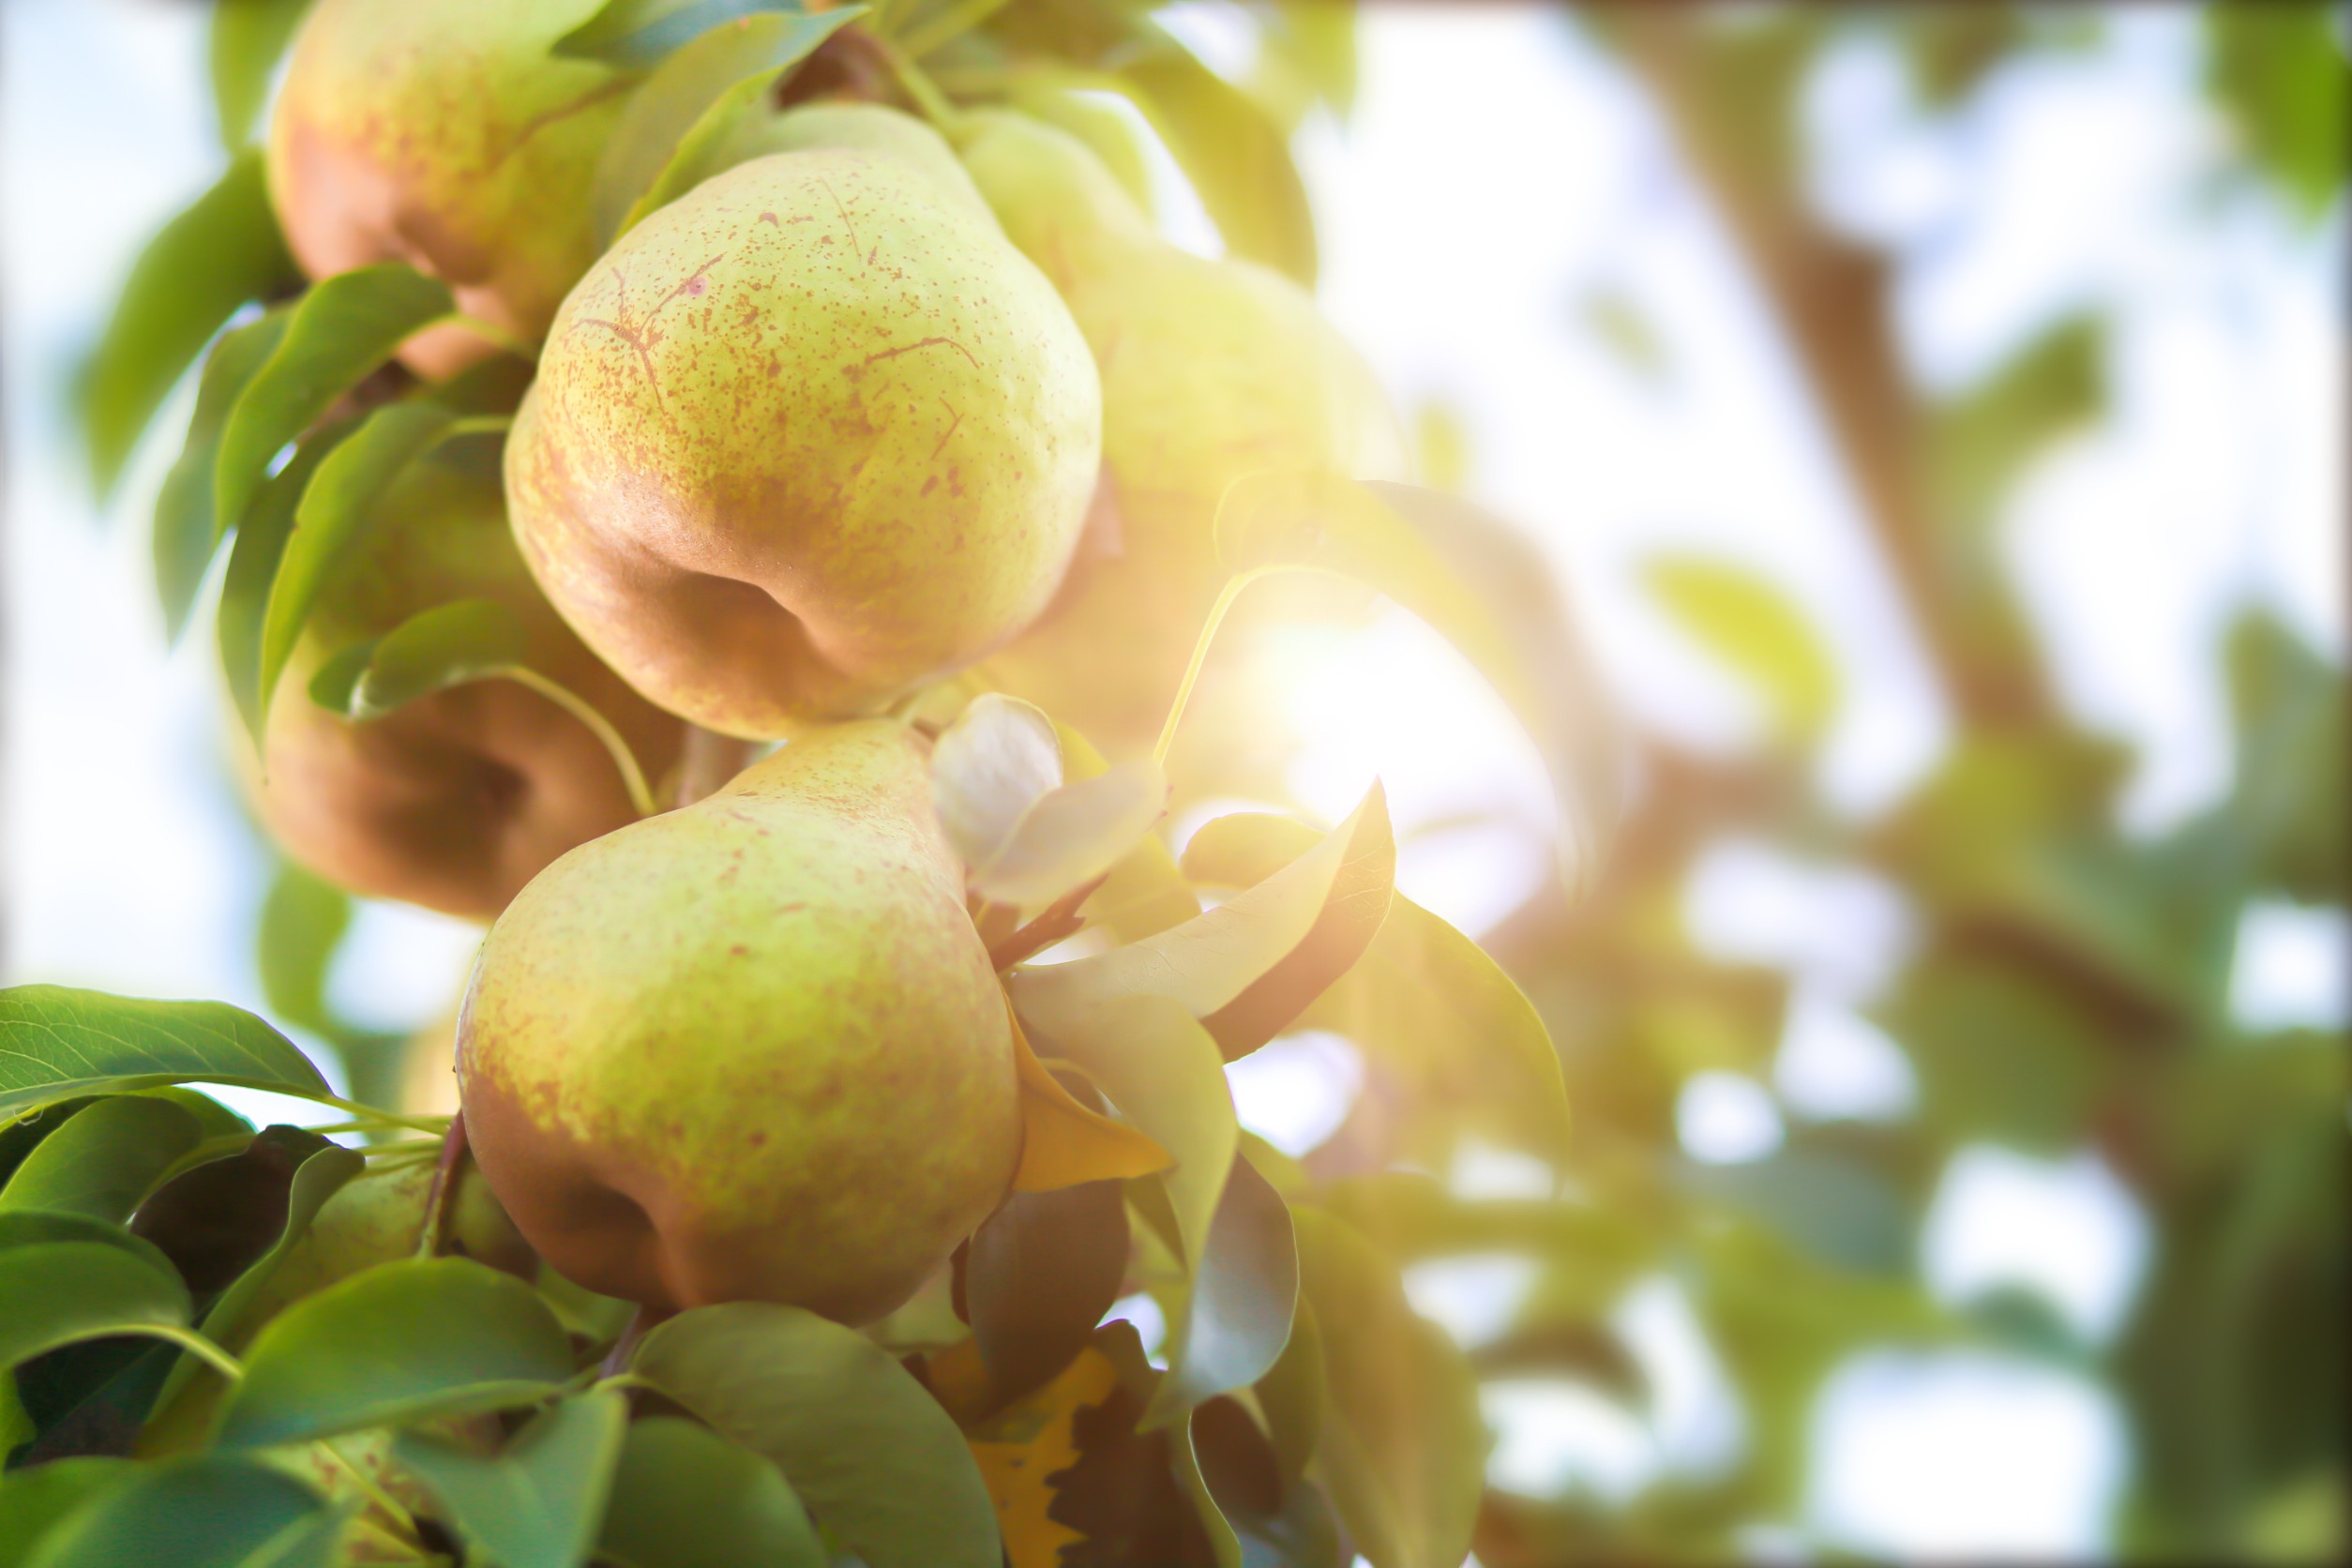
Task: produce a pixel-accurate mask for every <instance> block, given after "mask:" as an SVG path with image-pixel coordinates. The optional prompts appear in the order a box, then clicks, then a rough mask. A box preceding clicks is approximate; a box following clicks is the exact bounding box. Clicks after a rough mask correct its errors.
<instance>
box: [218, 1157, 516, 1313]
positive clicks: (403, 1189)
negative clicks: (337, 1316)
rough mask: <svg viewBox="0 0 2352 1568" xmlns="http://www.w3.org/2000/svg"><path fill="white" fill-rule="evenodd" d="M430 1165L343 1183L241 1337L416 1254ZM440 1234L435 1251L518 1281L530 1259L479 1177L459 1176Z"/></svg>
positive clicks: (258, 1300)
mask: <svg viewBox="0 0 2352 1568" xmlns="http://www.w3.org/2000/svg"><path fill="white" fill-rule="evenodd" d="M432 1179H433V1162H432V1161H431V1160H430V1159H424V1160H408V1161H405V1162H403V1163H401V1164H400V1165H397V1166H394V1167H392V1168H388V1169H387V1168H383V1167H371V1168H369V1169H368V1170H366V1171H365V1172H363V1173H361V1174H360V1175H359V1176H357V1177H355V1178H354V1179H353V1180H352V1181H350V1182H347V1183H345V1184H343V1186H342V1188H341V1189H340V1190H339V1191H338V1192H337V1193H336V1194H335V1196H334V1197H332V1198H330V1199H327V1200H326V1202H325V1203H324V1205H322V1206H321V1207H320V1209H319V1212H318V1215H317V1217H316V1218H314V1219H313V1220H311V1222H310V1229H309V1230H308V1231H306V1232H304V1234H303V1235H302V1237H301V1239H300V1240H298V1241H296V1242H295V1243H294V1246H293V1247H292V1248H290V1249H289V1250H288V1251H287V1253H286V1256H285V1258H284V1259H282V1260H280V1261H279V1265H278V1267H277V1269H276V1271H275V1272H274V1273H272V1274H270V1276H269V1279H268V1282H267V1283H266V1284H264V1286H263V1287H262V1290H261V1293H260V1294H259V1295H258V1296H256V1297H255V1298H254V1303H253V1308H252V1313H251V1315H250V1316H249V1317H248V1318H247V1319H245V1327H246V1330H247V1332H248V1333H249V1334H250V1333H252V1332H254V1331H257V1330H259V1329H260V1328H261V1326H262V1325H263V1324H264V1323H266V1322H268V1321H269V1320H270V1319H272V1318H275V1317H277V1316H278V1314H279V1313H280V1312H282V1311H284V1310H285V1309H286V1308H287V1307H289V1306H291V1305H293V1304H294V1303H295V1302H298V1301H300V1300H302V1299H303V1298H304V1297H306V1296H314V1295H316V1294H318V1293H319V1292H320V1291H321V1290H324V1289H326V1288H327V1287H328V1286H330V1285H337V1284H340V1283H341V1282H342V1281H344V1280H346V1279H349V1278H350V1277H351V1276H352V1275H354V1274H357V1273H359V1272H360V1271H361V1270H363V1269H371V1268H374V1267H375V1266H376V1265H377V1264H378V1263H389V1262H391V1261H392V1260H393V1259H398V1258H411V1257H415V1255H416V1248H417V1244H418V1242H419V1241H421V1240H422V1239H423V1236H424V1225H425V1201H426V1199H428V1198H429V1197H430V1195H431V1191H432ZM453 1199H454V1206H453V1207H452V1208H451V1209H450V1211H449V1214H448V1224H447V1229H445V1231H444V1233H443V1235H444V1243H443V1250H444V1251H445V1252H446V1253H449V1254H452V1255H455V1256H459V1257H465V1258H471V1259H475V1261H476V1262H481V1263H488V1264H489V1265H490V1267H492V1268H494V1269H503V1270H505V1272H506V1273H508V1274H518V1275H520V1276H521V1277H523V1278H526V1279H527V1278H529V1277H530V1276H531V1274H532V1271H533V1268H534V1267H535V1259H534V1258H533V1257H532V1254H531V1248H530V1245H529V1244H527V1243H526V1242H524V1241H523V1239H522V1237H521V1235H520V1233H518V1232H517V1230H516V1229H515V1227H514V1223H513V1222H512V1221H511V1220H509V1219H508V1218H507V1217H506V1213H505V1210H504V1209H502V1208H501V1207H500V1206H499V1203H498V1199H497V1197H496V1196H495V1195H494V1194H493V1193H492V1192H491V1191H490V1186H489V1184H487V1183H485V1182H484V1181H483V1180H482V1178H481V1176H480V1174H479V1173H478V1172H476V1171H473V1170H465V1171H463V1172H462V1173H461V1174H460V1177H459V1179H458V1186H457V1191H456V1193H455V1194H454V1195H453Z"/></svg>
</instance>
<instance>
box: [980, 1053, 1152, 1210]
mask: <svg viewBox="0 0 2352 1568" xmlns="http://www.w3.org/2000/svg"><path fill="white" fill-rule="evenodd" d="M1012 1021H1013V1050H1014V1058H1013V1060H1014V1064H1015V1066H1016V1068H1017V1070H1018V1072H1019V1074H1020V1087H1021V1116H1022V1126H1023V1132H1022V1139H1021V1163H1020V1167H1019V1168H1018V1169H1017V1170H1016V1171H1014V1173H1013V1190H1014V1191H1015V1192H1053V1191H1055V1190H1057V1189H1059V1188H1063V1187H1072V1186H1077V1185H1079V1184H1082V1183H1087V1182H1108V1181H1118V1180H1122V1179H1123V1178H1128V1177H1135V1176H1148V1175H1150V1174H1151V1173H1152V1172H1153V1171H1155V1170H1165V1169H1166V1168H1168V1166H1169V1165H1170V1164H1172V1163H1174V1162H1173V1160H1172V1159H1171V1157H1170V1156H1169V1154H1168V1151H1167V1150H1165V1149H1163V1148H1161V1147H1160V1146H1159V1145H1158V1144H1157V1143H1154V1142H1153V1140H1152V1139H1151V1138H1147V1137H1145V1136H1144V1135H1143V1134H1142V1133H1139V1132H1138V1131H1137V1130H1136V1129H1135V1128H1133V1127H1131V1126H1128V1125H1127V1124H1126V1123H1123V1122H1114V1121H1112V1120H1111V1119H1110V1118H1109V1117H1108V1116H1105V1115H1104V1114H1103V1113H1102V1112H1100V1111H1098V1110H1094V1109H1093V1108H1090V1107H1087V1106H1084V1105H1081V1104H1080V1103H1079V1102H1078V1099H1077V1097H1076V1096H1075V1095H1073V1094H1072V1093H1070V1092H1069V1091H1068V1090H1067V1089H1064V1088H1063V1087H1062V1085H1061V1084H1060V1083H1059V1082H1057V1081H1056V1080H1055V1078H1054V1076H1053V1074H1052V1073H1050V1072H1049V1071H1048V1070H1047V1068H1046V1064H1045V1063H1042V1062H1040V1061H1038V1060H1037V1053H1036V1052H1035V1051H1034V1050H1033V1049H1031V1048H1030V1044H1029V1037H1028V1035H1027V1034H1026V1033H1023V1032H1022V1030H1021V1027H1020V1020H1019V1019H1018V1018H1014V1019H1013V1020H1012Z"/></svg>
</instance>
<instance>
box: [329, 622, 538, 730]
mask: <svg viewBox="0 0 2352 1568" xmlns="http://www.w3.org/2000/svg"><path fill="white" fill-rule="evenodd" d="M528 656H529V649H528V648H527V647H526V646H525V641H524V634H523V628H522V623H521V622H520V620H519V619H517V618H516V615H515V612H514V611H511V610H509V609H507V608H506V607H505V605H503V604H500V603H498V602H497V601H496V600H494V599H459V600H457V601H455V602H454V603H450V604H445V605H437V606H435V607H434V608H432V609H430V610H427V611H419V612H418V613H417V614H415V615H412V616H411V617H409V618H408V619H407V620H406V621H403V622H401V623H400V625H399V626H396V627H394V628H393V629H392V630H391V631H390V632H388V633H386V634H385V635H384V637H382V638H380V639H378V640H377V641H373V642H367V643H361V644H359V645H357V646H355V647H351V648H346V649H344V650H343V651H342V652H341V653H339V654H337V655H336V656H334V657H333V658H331V659H329V660H327V661H326V663H325V664H324V665H323V666H322V667H321V668H320V671H319V673H318V674H317V675H316V676H315V677H313V679H312V680H311V682H310V698H311V701H315V702H317V703H318V704H319V705H320V706H321V707H323V708H325V709H327V710H329V711H330V712H334V713H339V714H341V715H343V716H345V717H348V718H356V719H369V718H381V717H383V716H384V715H386V714H388V713H391V712H392V711H393V710H394V709H396V708H400V707H401V706H403V705H405V704H407V703H410V702H414V701H416V700H417V699H419V698H422V697H430V696H431V695H432V694H433V693H435V692H437V691H446V690H447V689H449V687H451V686H463V685H465V684H466V683H467V682H469V681H481V680H488V679H490V678H491V677H492V676H496V675H503V674H506V673H509V672H510V671H515V670H519V669H521V668H523V666H524V662H525V660H526V658H527V657H528Z"/></svg>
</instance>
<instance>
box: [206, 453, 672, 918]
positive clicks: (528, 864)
mask: <svg viewBox="0 0 2352 1568" xmlns="http://www.w3.org/2000/svg"><path fill="white" fill-rule="evenodd" d="M377 517H378V521H377V523H376V526H375V528H374V529H373V531H372V533H371V534H370V535H369V538H368V540H367V543H366V544H365V546H364V547H363V548H362V549H361V550H358V551H356V552H355V553H354V556H353V558H352V559H351V560H350V561H348V562H346V563H344V564H342V565H340V566H339V568H338V570H337V573H336V575H335V577H334V578H333V579H332V580H330V581H329V582H328V583H327V585H326V588H325V590H324V593H323V595H322V596H321V598H320V601H319V604H318V607H317V608H316V609H315V610H314V611H312V613H311V617H310V621H309V626H308V627H307V628H306V630H305V632H304V634H303V638H302V640H301V641H300V642H299V643H298V644H297V645H296V647H295V650H294V657H293V658H292V659H291V660H290V661H289V662H288V664H287V667H286V671H285V673H284V675H283V676H282V677H281V678H280V680H279V686H278V690H277V695H276V697H275V699H274V701H272V702H271V704H270V712H269V728H268V731H267V733H266V736H265V738H264V756H263V761H264V763H265V766H262V767H256V766H254V765H253V764H254V759H253V758H252V757H251V755H250V750H249V747H248V748H241V755H242V756H243V758H244V761H245V764H246V766H245V774H246V778H247V784H248V787H249V792H250V793H251V795H252V797H253V799H254V802H255V805H256V806H257V807H258V808H259V811H260V814H261V816H262V819H263V821H264V823H266V824H267V826H268V827H269V829H270V831H271V833H272V835H273V836H274V837H276V838H277V839H278V840H279V843H281V844H282V845H284V846H285V849H286V851H287V852H288V853H290V854H292V855H293V856H294V858H295V859H296V860H298V861H300V862H302V863H303V864H304V865H306V866H308V867H310V868H311V869H312V870H314V871H316V872H318V873H319V874H320V875H321V876H323V877H325V878H327V879H328V880H329V881H331V882H339V883H340V884H341V885H343V886H345V887H348V888H351V889H353V890H354V891H356V892H360V893H364V894H368V895H370V896H372V897H385V898H399V899H403V900H405V901H407V902H410V903H415V904H422V905H424V906H425V907H426V908H428V909H434V910H439V911H441V912H444V913H446V914H455V915H461V916H464V917H466V918H469V919H476V920H488V919H490V917H491V916H492V915H495V914H496V913H497V912H499V911H500V910H501V909H504V908H505V904H506V900H507V899H509V898H511V897H514V895H515V894H516V893H517V892H518V891H519V890H520V888H521V887H522V885H523V883H525V882H529V881H530V880H531V879H532V878H533V877H535V876H536V875H537V874H538V872H539V870H540V868H541V867H544V866H546V865H547V864H548V862H550V861H551V860H553V859H554V858H555V857H556V856H557V855H559V854H562V853H563V852H565V850H568V849H570V848H571V847H572V846H573V845H575V844H580V843H584V842H585V841H587V840H588V839H591V838H594V837H596V836H597V835H599V834H604V833H610V832H611V831H612V830H613V829H614V828H616V827H619V826H621V825H623V824H624V823H626V822H633V821H635V820H636V817H637V812H636V809H635V807H633V806H632V805H631V803H630V801H629V796H628V791H627V789H626V786H625V785H624V784H623V782H622V779H621V775H620V773H619V771H618V770H617V769H616V768H615V767H614V765H613V761H612V759H611V756H610V755H609V754H608V753H607V752H606V751H605V749H604V747H603V746H602V745H601V744H600V743H599V742H598V741H597V739H596V736H595V735H594V734H592V733H590V731H589V730H588V728H587V727H586V726H585V725H583V724H581V723H580V720H579V719H577V718H575V717H573V716H571V715H570V714H567V713H565V711H564V710H563V709H562V708H561V707H559V706H558V705H557V704H556V703H554V702H553V701H550V700H549V699H548V698H546V697H543V696H541V695H540V694H539V693H537V692H535V691H532V690H529V689H527V688H525V687H523V686H519V685H516V684H515V683H514V682H511V681H505V680H487V681H477V682H474V683H472V684H470V685H466V686H455V687H452V688H451V689H449V690H447V691H443V692H439V693H436V694H434V695H432V696H430V697H425V698H421V699H419V700H418V701H414V702H411V703H409V704H407V705H406V706H404V707H401V708H398V709H395V710H394V711H393V712H392V713H390V714H388V715H386V716H384V717H382V718H377V719H369V720H366V721H364V722H362V721H354V720H351V719H347V718H343V717H341V716H338V715H336V714H332V713H329V712H328V711H326V710H325V709H324V708H322V707H320V706H319V705H318V704H317V703H315V702H313V701H311V700H310V695H309V689H308V688H309V683H310V678H311V676H312V675H313V674H314V673H316V671H317V670H318V667H319V666H320V664H321V663H323V662H324V660H325V659H327V658H328V657H330V656H333V655H334V654H336V653H338V652H339V651H341V650H342V649H344V648H347V647H350V646H352V645H353V644H354V643H358V642H363V641H369V639H372V638H377V637H381V636H383V635H384V633H386V632H388V631H390V630H392V629H393V627H395V626H399V625H400V623H401V622H402V621H404V620H406V619H407V618H408V617H409V616H411V615H414V614H415V613H417V612H418V611H425V610H430V609H431V608H433V607H434V606H436V605H441V604H445V603H448V602H449V601H451V600H454V599H463V598H490V599H495V600H497V601H499V602H500V603H502V604H504V605H505V606H506V608H507V609H509V610H510V611H513V612H514V613H515V615H516V617H517V618H518V619H519V620H520V623H521V625H522V627H523V630H524V634H525V638H526V640H527V642H528V644H529V648H530V660H531V663H532V665H533V667H534V668H535V669H536V670H538V671H541V672H542V673H544V674H546V675H548V676H550V678H551V679H553V680H555V681H557V682H558V683H560V684H562V685H563V686H567V687H569V688H570V689H571V691H572V692H573V693H574V694H575V695H576V696H579V697H580V698H581V699H583V700H584V701H588V702H589V703H591V704H593V705H594V706H595V707H596V709H597V711H598V712H600V713H601V714H603V715H604V716H605V717H606V718H608V719H609V720H611V723H612V724H613V726H614V727H615V728H616V729H617V730H619V731H620V732H621V734H622V736H623V738H624V739H626V741H627V742H628V743H629V746H630V747H631V748H632V750H634V751H635V753H636V755H637V759H638V761H639V762H640V764H641V766H642V767H643V768H644V769H645V771H646V773H647V774H648V776H656V777H657V776H659V775H660V774H661V772H662V770H663V769H665V768H667V767H668V766H670V764H671V762H672V761H674V760H675V759H676V757H677V754H678V749H679V746H680V745H681V744H682V742H683V739H684V734H685V730H684V726H682V725H681V724H680V723H679V722H678V720H677V719H675V718H673V717H672V716H670V715H668V714H665V713H663V712H661V711H660V710H659V709H657V708H656V707H654V706H653V705H652V704H651V703H648V702H647V701H645V700H644V699H642V698H641V697H639V696H638V695H637V694H636V693H635V692H633V691H631V690H630V689H629V688H628V687H627V686H626V685H625V684H624V683H623V682H622V681H621V680H620V679H619V677H617V676H615V675H614V674H613V673H612V672H611V671H609V670H607V669H605V668H604V666H603V665H601V664H599V663H598V662H597V661H596V656H594V655H592V654H590V653H589V652H588V650H587V649H586V648H585V647H583V646H582V645H581V644H580V640H579V639H578V638H577V637H574V636H573V635H572V633H571V631H570V629H569V628H568V627H566V626H565V625H564V622H563V620H562V618H561V617H559V616H558V615H556V613H555V612H554V611H553V610H552V609H551V608H550V606H549V605H548V602H547V600H546V598H545V597H544V596H541V595H540V593H539V592H538V589H537V587H536V586H535V584H534V583H533V582H532V580H531V574H530V573H529V571H528V570H526V569H525V568H524V566H523V564H522V560H521V557H520V556H519V555H518V554H517V553H516V551H515V547H514V540H513V537H512V535H511V534H510V533H509V531H508V529H507V527H506V515H505V504H504V502H503V500H502V498H501V495H500V491H499V486H498V481H497V478H496V475H494V474H491V473H474V472H469V471H467V470H466V469H465V468H463V467H461V466H459V465H458V464H456V463H454V462H445V461H439V460H427V461H424V462H420V463H415V464H412V465H411V466H410V468H409V469H408V471H407V472H406V473H405V474H404V475H402V477H401V478H400V480H398V481H397V482H396V483H395V485H394V487H393V488H392V489H391V490H389V491H387V492H386V493H385V495H384V498H383V499H382V500H381V501H380V502H379V503H378V512H377Z"/></svg>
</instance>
